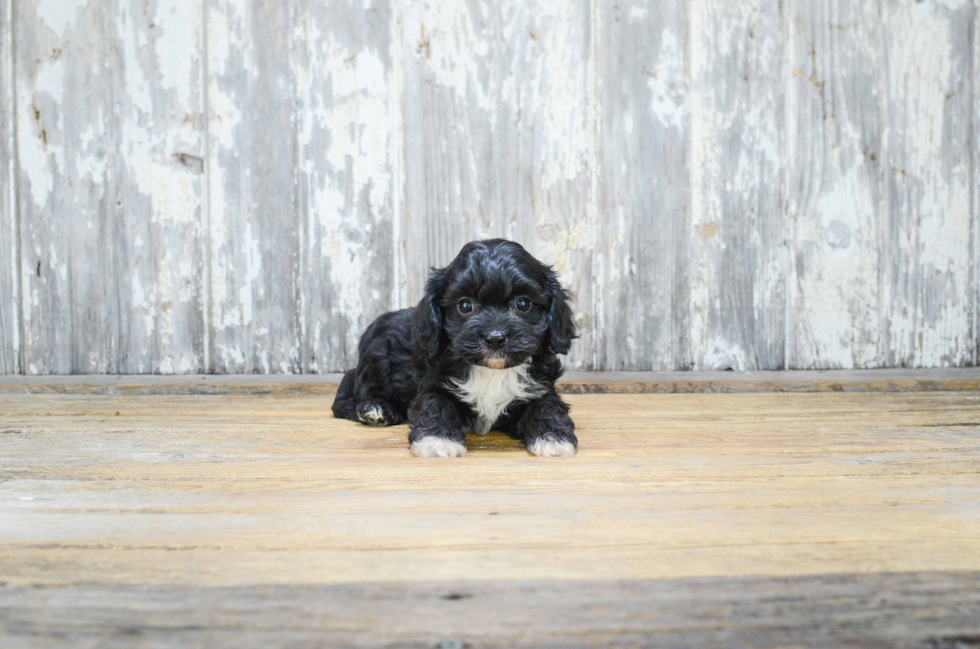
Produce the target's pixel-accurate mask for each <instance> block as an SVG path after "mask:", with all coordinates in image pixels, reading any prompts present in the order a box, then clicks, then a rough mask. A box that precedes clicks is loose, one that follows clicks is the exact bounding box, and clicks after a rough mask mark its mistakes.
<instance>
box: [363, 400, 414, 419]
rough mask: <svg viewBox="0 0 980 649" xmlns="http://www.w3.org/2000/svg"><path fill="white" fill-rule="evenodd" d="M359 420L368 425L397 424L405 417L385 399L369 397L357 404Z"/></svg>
mask: <svg viewBox="0 0 980 649" xmlns="http://www.w3.org/2000/svg"><path fill="white" fill-rule="evenodd" d="M357 421H359V422H361V423H362V424H367V425H368V426H396V425H398V424H400V423H402V422H403V421H405V418H404V417H402V414H401V413H400V412H398V409H397V408H395V407H394V406H393V405H391V404H390V403H388V402H387V401H385V400H384V399H376V398H373V397H368V398H366V399H364V400H363V401H361V402H359V403H358V404H357Z"/></svg>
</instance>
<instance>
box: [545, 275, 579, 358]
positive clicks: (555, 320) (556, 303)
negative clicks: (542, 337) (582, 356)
mask: <svg viewBox="0 0 980 649" xmlns="http://www.w3.org/2000/svg"><path fill="white" fill-rule="evenodd" d="M544 290H545V292H546V293H547V294H548V297H549V298H551V304H550V305H549V306H548V333H549V343H550V345H551V350H552V351H553V352H554V353H556V354H567V353H568V350H569V348H571V346H572V341H573V340H575V339H576V338H578V336H577V335H575V316H573V315H572V308H571V307H570V306H569V304H568V302H569V300H570V299H571V296H570V295H569V293H568V291H566V290H565V289H563V288H562V287H561V284H559V283H558V275H557V274H556V273H555V271H553V270H551V269H550V268H549V269H548V271H547V272H546V273H545V280H544Z"/></svg>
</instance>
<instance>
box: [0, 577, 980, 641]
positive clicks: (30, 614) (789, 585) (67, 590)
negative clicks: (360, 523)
mask: <svg viewBox="0 0 980 649" xmlns="http://www.w3.org/2000/svg"><path fill="white" fill-rule="evenodd" d="M978 585H980V573H976V572H966V573H890V574H879V573H867V574H860V575H820V576H806V577H789V578H785V577H784V578H767V577H747V578H701V579H672V580H623V581H606V580H596V581H578V580H563V581H526V580H522V581H450V582H433V583H413V584H405V583H381V584H342V585H326V586H323V585H321V586H242V587H237V588H214V589H209V588H199V587H198V588H195V587H166V588H152V589H148V588H140V587H133V586H128V587H127V586H122V587H110V586H92V585H73V586H66V587H55V588H51V587H35V586H17V585H9V584H8V585H6V586H5V587H0V621H2V622H3V623H4V626H3V627H0V639H2V640H3V642H4V646H5V647H8V648H9V649H19V648H20V647H35V646H38V645H39V644H43V646H46V647H60V646H70V647H79V646H93V645H94V646H99V647H105V648H107V649H111V648H114V647H132V646H145V647H197V646H207V647H210V648H218V647H231V648H234V649H241V648H244V647H261V648H263V649H265V648H267V647H279V646H287V645H288V646H289V647H324V646H343V647H376V646H385V647H417V648H420V649H421V648H424V649H431V648H432V647H439V648H441V649H448V648H451V647H472V648H474V649H475V648H480V649H487V648H491V647H499V648H501V649H511V648H513V647H529V648H534V649H541V648H551V647H571V646H574V647H671V648H677V647H685V648H687V647H689V648H691V649H704V648H705V647H759V648H766V647H773V648H776V647H806V648H810V647H826V648H828V649H839V648H844V647H846V648H854V649H866V648H867V647H903V648H904V647H908V648H910V649H911V648H914V649H924V648H926V647H928V648H933V647H935V648H938V649H960V648H964V647H965V648H969V647H972V646H975V644H976V642H975V638H977V637H978V634H980V622H978V620H980V588H978ZM434 621H438V622H437V623H435V622H434Z"/></svg>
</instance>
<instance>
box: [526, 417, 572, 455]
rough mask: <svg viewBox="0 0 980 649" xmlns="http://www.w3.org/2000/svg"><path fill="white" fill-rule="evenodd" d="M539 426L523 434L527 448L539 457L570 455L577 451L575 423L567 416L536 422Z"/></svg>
mask: <svg viewBox="0 0 980 649" xmlns="http://www.w3.org/2000/svg"><path fill="white" fill-rule="evenodd" d="M538 423H539V424H542V425H541V427H540V428H538V429H537V430H534V429H533V428H532V429H531V430H530V431H529V433H530V434H526V435H525V438H524V439H525V441H526V443H527V450H528V451H529V452H531V453H533V454H534V455H537V456H539V457H572V456H574V455H575V453H576V452H577V451H578V439H577V438H576V437H575V424H574V422H572V420H571V419H570V418H568V416H562V417H556V418H554V419H552V420H551V421H548V422H538Z"/></svg>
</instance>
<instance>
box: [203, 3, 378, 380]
mask: <svg viewBox="0 0 980 649" xmlns="http://www.w3.org/2000/svg"><path fill="white" fill-rule="evenodd" d="M390 22H391V16H390V10H389V8H388V4H387V3H385V2H382V3H374V2H363V3H360V2H357V3H353V4H350V5H337V6H333V5H331V6H329V7H328V6H323V5H322V3H316V2H308V1H302V0H296V1H292V2H282V3H268V2H260V1H257V0H256V1H254V2H237V1H229V2H218V3H209V4H208V39H209V40H208V48H209V53H208V57H209V58H208V61H209V66H210V67H209V75H210V76H209V95H208V99H209V102H210V103H209V114H210V118H209V137H210V158H209V165H210V166H209V169H210V190H211V195H210V202H211V203H210V204H211V210H210V212H211V229H210V234H211V261H212V265H211V272H212V280H211V288H212V304H211V316H210V322H211V325H212V345H211V363H210V367H209V369H210V370H211V371H215V372H219V373H221V372H262V373H270V372H273V373H277V372H309V371H313V372H316V371H336V370H339V369H343V368H347V367H352V366H353V364H354V363H355V362H356V351H355V350H356V347H357V340H358V338H359V336H360V334H361V332H362V331H363V329H364V328H365V327H366V326H367V324H369V323H370V322H371V320H373V319H374V318H375V317H377V316H378V315H380V314H381V313H382V312H384V311H386V310H389V309H390V308H391V307H390V302H391V281H392V279H391V277H392V275H391V270H392V252H391V251H392V235H391V222H392V212H393V205H392V200H393V198H392V192H393V188H394V180H393V177H392V176H393V171H392V167H393V157H394V154H393V151H392V150H391V149H390V148H389V147H390V146H391V142H392V139H393V136H392V131H393V128H392V114H391V110H390V103H389V102H390V99H389V88H388V84H389V81H390V75H391V60H390V52H389V50H390V36H389V34H390Z"/></svg>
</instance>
